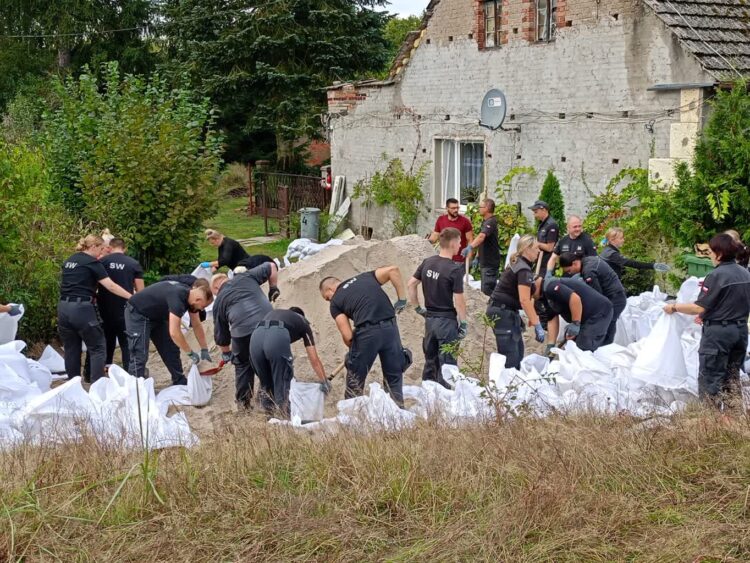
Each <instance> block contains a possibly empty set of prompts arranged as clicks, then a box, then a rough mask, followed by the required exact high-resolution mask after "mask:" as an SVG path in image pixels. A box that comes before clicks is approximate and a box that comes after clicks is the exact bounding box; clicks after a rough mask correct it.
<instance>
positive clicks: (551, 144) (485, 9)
mask: <svg viewBox="0 0 750 563" xmlns="http://www.w3.org/2000/svg"><path fill="white" fill-rule="evenodd" d="M742 2H744V0H432V1H431V2H430V3H429V6H428V7H427V10H426V15H425V18H424V20H423V24H422V28H421V29H420V30H419V31H417V32H414V33H412V34H410V36H409V37H408V38H407V41H406V42H405V44H404V46H403V47H402V49H401V52H400V54H399V55H398V57H397V59H396V60H395V61H394V64H393V67H392V69H391V72H390V76H389V77H388V79H387V80H383V81H365V82H360V83H356V84H349V83H347V84H336V85H334V86H332V87H330V88H329V91H328V107H329V120H328V122H329V132H330V135H331V144H332V154H331V161H332V167H333V171H334V174H336V175H344V176H346V177H347V185H348V190H349V191H351V187H352V186H353V185H354V183H355V182H356V181H357V180H358V179H360V178H363V177H366V176H368V175H370V174H372V173H373V172H374V171H376V170H377V169H379V168H380V167H382V165H383V164H382V160H381V155H382V154H383V153H386V154H387V155H388V156H389V157H391V158H393V157H398V158H400V159H401V160H402V161H403V162H404V164H405V165H406V167H407V168H408V167H410V166H415V167H416V166H419V165H420V164H422V163H424V162H428V161H429V163H430V164H429V167H428V170H429V174H428V181H427V182H426V184H425V190H426V191H427V193H426V196H427V198H426V199H427V206H428V208H429V210H428V211H427V212H426V216H425V218H424V219H423V220H422V221H421V222H420V225H419V230H420V232H426V231H427V230H429V227H430V224H431V223H432V222H433V220H434V217H435V216H436V215H437V214H438V213H440V212H441V208H442V206H443V202H444V200H445V199H446V198H447V197H451V196H454V197H458V198H459V199H461V200H462V201H466V199H467V195H468V194H470V193H471V192H472V190H476V189H477V188H480V189H486V190H488V192H489V193H490V194H492V193H493V192H494V188H495V185H496V182H497V180H498V179H499V178H501V177H503V176H504V175H505V174H506V173H507V172H508V171H509V170H510V169H511V168H513V167H516V166H533V167H534V168H536V169H537V170H538V171H539V172H540V176H541V178H543V173H544V172H546V170H548V169H549V168H554V169H555V172H556V174H557V175H558V177H559V179H560V183H561V185H562V187H563V190H564V196H565V200H566V206H567V208H568V209H569V210H570V211H575V212H585V208H586V204H587V202H588V200H589V198H590V194H589V190H591V191H598V190H601V189H602V188H603V187H604V186H605V185H606V183H607V182H608V180H609V179H610V178H612V177H613V176H614V175H615V174H616V173H617V172H618V171H619V170H621V169H622V168H623V167H647V166H648V167H649V169H650V171H651V173H652V176H654V177H659V178H661V179H662V180H665V181H667V182H669V181H670V179H671V170H672V167H673V165H674V163H675V162H676V160H678V159H688V158H689V156H690V154H691V149H692V146H693V144H694V139H695V135H696V134H697V132H698V131H699V128H700V126H701V123H702V120H703V119H704V115H705V111H704V109H705V102H706V100H707V98H709V97H710V96H711V95H712V92H713V89H714V87H715V86H716V85H717V83H719V82H720V81H722V80H725V79H731V78H732V77H733V76H734V77H736V76H737V74H748V73H750V24H749V23H748V17H747V16H748V11H747V10H746V9H745V8H744V7H743V4H742ZM490 88H499V89H501V90H502V91H503V92H504V93H505V95H506V99H507V108H508V109H507V117H506V121H505V123H504V130H496V131H491V130H489V129H486V128H483V127H480V126H479V125H478V121H479V109H480V104H481V101H482V98H483V96H484V94H485V92H487V91H488V90H489V89H490ZM541 178H540V177H537V178H535V179H530V178H521V179H519V180H518V182H517V183H516V184H514V186H513V188H512V190H511V192H510V194H509V197H510V201H512V202H516V201H518V202H522V203H523V204H524V205H527V204H529V203H530V202H532V201H533V200H534V199H535V198H536V196H537V195H538V193H539V190H540V184H541ZM352 220H353V223H354V225H355V226H358V225H360V224H362V222H363V211H362V206H361V205H359V204H358V203H357V202H356V201H355V202H354V205H353V213H352ZM368 223H369V224H370V226H372V227H374V228H375V233H376V234H379V235H388V234H389V221H388V217H387V216H383V211H382V210H375V211H374V212H372V211H371V212H370V217H369V220H368Z"/></svg>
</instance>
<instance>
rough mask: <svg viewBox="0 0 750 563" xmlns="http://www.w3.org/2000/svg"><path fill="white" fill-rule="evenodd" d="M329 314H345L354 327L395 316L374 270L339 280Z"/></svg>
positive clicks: (333, 315)
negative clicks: (339, 283)
mask: <svg viewBox="0 0 750 563" xmlns="http://www.w3.org/2000/svg"><path fill="white" fill-rule="evenodd" d="M330 310H331V316H332V317H333V318H334V319H335V318H336V317H338V316H339V315H341V314H343V315H346V316H347V317H348V318H349V319H351V320H352V322H353V323H354V326H355V327H358V326H360V325H362V324H368V323H377V322H380V321H387V320H388V319H392V318H394V317H395V316H396V311H395V310H394V309H393V304H392V303H391V300H390V299H389V298H388V295H386V293H385V291H383V288H382V287H381V285H380V282H379V281H378V278H376V277H375V272H374V271H370V272H364V273H363V274H358V275H356V276H354V277H353V278H349V279H348V280H346V281H343V282H341V285H339V286H338V288H336V293H334V294H333V298H332V299H331V308H330Z"/></svg>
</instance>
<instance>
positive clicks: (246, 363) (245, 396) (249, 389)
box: [232, 332, 255, 407]
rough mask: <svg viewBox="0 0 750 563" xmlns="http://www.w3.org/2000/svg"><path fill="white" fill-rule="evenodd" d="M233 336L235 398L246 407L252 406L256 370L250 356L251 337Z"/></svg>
mask: <svg viewBox="0 0 750 563" xmlns="http://www.w3.org/2000/svg"><path fill="white" fill-rule="evenodd" d="M252 334H253V333H252V332H251V333H250V334H248V335H247V336H239V337H232V364H234V398H235V400H236V401H237V402H238V403H240V404H241V405H242V406H244V407H249V406H250V401H251V400H252V398H253V387H254V385H255V370H254V369H253V364H252V361H251V358H250V338H251V336H252Z"/></svg>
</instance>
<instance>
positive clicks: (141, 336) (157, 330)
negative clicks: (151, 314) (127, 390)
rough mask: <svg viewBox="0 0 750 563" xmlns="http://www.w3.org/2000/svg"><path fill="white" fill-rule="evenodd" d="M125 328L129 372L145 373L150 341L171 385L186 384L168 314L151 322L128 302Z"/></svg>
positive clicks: (135, 374) (131, 373)
mask: <svg viewBox="0 0 750 563" xmlns="http://www.w3.org/2000/svg"><path fill="white" fill-rule="evenodd" d="M125 328H126V332H127V336H128V347H129V348H130V366H129V367H128V373H130V375H134V376H136V377H145V376H146V364H147V363H148V347H149V342H153V343H154V346H155V347H156V351H157V352H159V356H160V357H161V360H162V362H164V365H165V366H166V368H167V370H168V371H169V374H170V375H171V376H172V385H187V378H186V377H185V374H184V373H183V371H182V361H181V360H180V349H179V348H178V346H177V344H175V343H174V340H172V337H171V336H170V335H169V317H167V318H166V319H164V320H163V321H162V320H159V321H152V320H151V319H149V318H148V317H146V316H144V315H142V314H141V313H140V312H139V311H138V310H137V309H135V308H134V307H133V306H132V305H131V304H130V303H128V304H127V305H126V306H125Z"/></svg>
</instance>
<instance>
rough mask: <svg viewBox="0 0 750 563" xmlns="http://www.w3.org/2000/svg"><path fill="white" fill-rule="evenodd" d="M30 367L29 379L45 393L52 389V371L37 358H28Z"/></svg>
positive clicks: (27, 361)
mask: <svg viewBox="0 0 750 563" xmlns="http://www.w3.org/2000/svg"><path fill="white" fill-rule="evenodd" d="M26 363H27V365H28V368H29V379H30V380H31V383H33V384H34V385H36V386H37V387H38V388H39V390H40V391H42V392H43V393H44V392H46V391H49V390H50V387H51V385H52V372H51V371H50V370H49V369H47V368H46V367H45V366H43V365H42V364H40V363H39V362H37V361H35V360H29V359H27V360H26Z"/></svg>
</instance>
